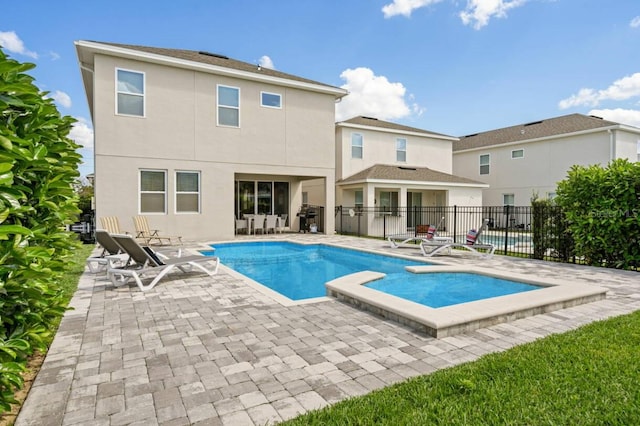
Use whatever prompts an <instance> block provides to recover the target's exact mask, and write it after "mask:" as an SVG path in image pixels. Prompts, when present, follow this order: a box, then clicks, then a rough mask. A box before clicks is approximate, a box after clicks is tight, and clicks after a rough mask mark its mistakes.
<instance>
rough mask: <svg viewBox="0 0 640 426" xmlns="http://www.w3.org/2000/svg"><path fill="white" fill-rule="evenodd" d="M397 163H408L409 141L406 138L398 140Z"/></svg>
mask: <svg viewBox="0 0 640 426" xmlns="http://www.w3.org/2000/svg"><path fill="white" fill-rule="evenodd" d="M396 161H400V162H402V163H404V162H406V161H407V140H406V139H404V138H398V139H396Z"/></svg>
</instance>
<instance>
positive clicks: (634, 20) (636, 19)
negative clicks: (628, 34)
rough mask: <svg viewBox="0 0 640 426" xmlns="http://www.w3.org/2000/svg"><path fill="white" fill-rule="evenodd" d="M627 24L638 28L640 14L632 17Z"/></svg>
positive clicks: (639, 25)
mask: <svg viewBox="0 0 640 426" xmlns="http://www.w3.org/2000/svg"><path fill="white" fill-rule="evenodd" d="M629 26H630V27H631V28H638V27H640V16H636V17H635V18H633V19H632V20H631V22H630V23H629Z"/></svg>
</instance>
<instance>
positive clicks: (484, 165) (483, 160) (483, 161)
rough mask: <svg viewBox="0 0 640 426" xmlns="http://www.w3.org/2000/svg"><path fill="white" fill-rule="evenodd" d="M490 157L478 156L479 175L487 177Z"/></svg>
mask: <svg viewBox="0 0 640 426" xmlns="http://www.w3.org/2000/svg"><path fill="white" fill-rule="evenodd" d="M490 159H491V157H490V156H489V154H483V155H481V156H480V174H481V175H488V174H489V162H490Z"/></svg>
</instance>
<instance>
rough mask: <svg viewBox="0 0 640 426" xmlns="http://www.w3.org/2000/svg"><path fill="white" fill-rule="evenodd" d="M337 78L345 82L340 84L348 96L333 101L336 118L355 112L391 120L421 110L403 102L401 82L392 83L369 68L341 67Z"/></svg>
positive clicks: (403, 88)
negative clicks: (337, 101) (341, 70)
mask: <svg viewBox="0 0 640 426" xmlns="http://www.w3.org/2000/svg"><path fill="white" fill-rule="evenodd" d="M340 78H342V79H343V80H345V81H346V83H345V84H344V85H342V86H341V87H342V88H343V89H347V90H348V91H349V95H347V96H345V97H344V98H342V101H341V102H339V103H337V104H336V120H338V121H342V120H346V119H349V118H351V117H355V116H358V115H364V116H370V117H375V118H379V119H381V120H392V119H398V118H403V117H406V116H408V115H410V114H412V113H414V114H421V113H422V108H421V107H420V106H419V105H417V104H415V103H414V104H412V105H411V106H409V105H407V102H406V100H405V94H406V91H407V90H406V89H405V87H404V86H403V85H402V83H392V82H390V81H389V80H388V79H387V77H384V76H377V75H375V74H374V73H373V71H372V70H371V69H369V68H364V67H359V68H355V69H347V70H344V71H343V72H342V74H340Z"/></svg>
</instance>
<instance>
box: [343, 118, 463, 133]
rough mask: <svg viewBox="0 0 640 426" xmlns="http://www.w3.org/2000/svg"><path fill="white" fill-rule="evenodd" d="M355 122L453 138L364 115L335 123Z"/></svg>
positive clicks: (360, 124)
mask: <svg viewBox="0 0 640 426" xmlns="http://www.w3.org/2000/svg"><path fill="white" fill-rule="evenodd" d="M343 123H344V124H355V125H359V126H369V127H378V128H381V129H389V130H398V131H401V132H413V133H422V134H424V135H436V136H445V137H448V138H455V136H449V135H445V134H443V133H436V132H432V131H429V130H424V129H418V128H417V127H409V126H403V125H402V124H396V123H391V122H389V121H382V120H378V119H377V118H373V117H364V116H362V115H361V116H359V117H353V118H350V119H349V120H345V121H340V122H339V123H337V124H338V125H340V124H343Z"/></svg>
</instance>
